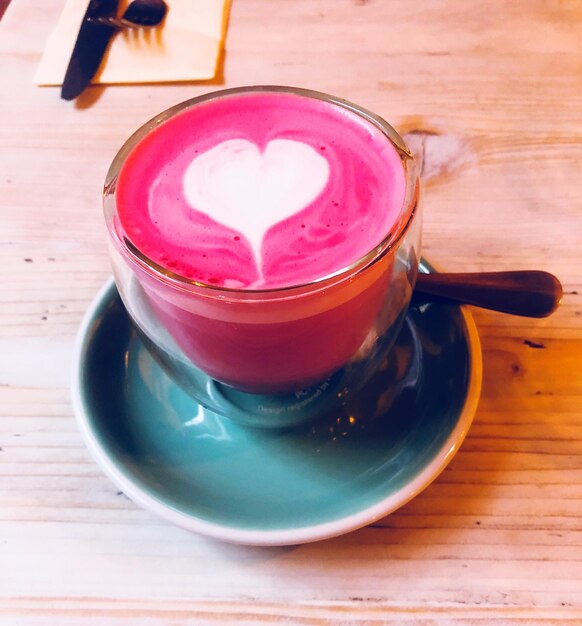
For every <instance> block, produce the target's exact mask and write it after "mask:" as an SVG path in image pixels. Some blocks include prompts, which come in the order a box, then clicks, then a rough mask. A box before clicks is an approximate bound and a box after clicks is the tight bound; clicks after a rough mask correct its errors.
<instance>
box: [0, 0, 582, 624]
mask: <svg viewBox="0 0 582 626" xmlns="http://www.w3.org/2000/svg"><path fill="white" fill-rule="evenodd" d="M61 4H62V3H61V2H60V1H58V0H54V1H51V2H47V1H46V0H14V1H13V2H12V4H11V6H10V7H9V9H8V11H7V13H6V15H5V16H4V18H3V20H2V23H1V25H0V31H1V32H0V52H1V62H0V68H1V69H0V84H1V85H2V97H1V98H0V119H1V120H2V122H1V123H2V131H1V139H0V140H1V144H2V152H1V159H2V167H1V172H0V180H1V185H2V191H1V194H0V203H1V207H2V208H1V220H2V227H1V229H0V254H1V255H2V258H1V266H2V289H1V292H0V298H1V300H2V307H1V310H0V316H1V318H0V319H1V321H2V326H1V330H0V333H1V334H0V355H1V362H0V384H1V388H0V393H1V401H0V411H1V417H0V624H2V625H4V624H6V625H10V626H13V625H20V624H43V625H48V626H66V625H78V624H89V623H90V624H107V625H124V626H126V625H128V624H136V625H140V626H142V625H146V624H148V625H150V624H151V625H156V626H157V625H161V624H180V625H182V624H188V625H193V624H196V625H198V624H200V625H202V624H204V625H206V624H215V623H224V624H233V623H238V624H259V623H260V624H280V623H285V624H319V625H323V624H342V625H345V626H347V625H348V624H349V625H352V624H354V625H355V624H362V625H364V624H366V625H372V624H374V625H377V624H409V623H416V624H422V625H428V624H430V625H432V624H478V625H479V626H485V625H491V624H496V625H507V624H509V625H511V624H521V625H525V624H527V625H528V626H531V625H533V626H537V625H541V624H554V623H558V622H560V623H569V624H581V623H582V374H581V373H582V260H581V259H582V252H581V247H582V221H581V216H582V185H581V179H582V87H581V85H582V54H581V52H582V5H581V4H580V3H579V2H577V1H576V0H571V1H559V0H554V1H551V0H547V1H545V2H544V1H541V0H519V1H518V0H514V1H512V2H509V1H502V0H492V1H491V2H480V3H477V2H461V1H460V0H448V1H446V2H445V1H444V0H443V1H438V0H432V1H431V0H416V1H415V2H410V1H409V0H391V1H390V2H388V1H382V0H355V1H350V0H278V1H277V2H269V1H268V0H235V2H234V4H233V7H232V12H231V18H230V26H229V31H228V37H227V42H226V55H225V57H224V59H223V67H222V70H221V72H220V75H219V77H218V78H217V79H216V80H214V81H211V82H209V83H205V84H184V85H171V86H170V85H157V86H147V87H145V86H143V87H137V86H132V87H130V86H128V87H112V88H93V89H91V90H90V91H89V92H87V93H86V94H85V96H83V97H82V98H81V99H80V100H79V101H78V102H77V103H76V104H72V103H66V102H64V101H62V100H60V99H59V94H58V91H57V89H53V88H37V87H34V86H33V84H32V77H33V74H34V71H35V68H36V66H37V64H38V61H39V58H40V54H41V51H42V49H43V46H44V43H45V41H46V38H47V36H48V34H49V31H50V29H51V27H52V25H53V23H54V21H55V20H56V18H57V16H58V13H59V11H60V9H61ZM258 83H271V84H272V83H278V84H291V85H299V86H304V87H310V88H315V89H319V90H323V91H327V92H330V93H334V94H337V95H340V96H343V97H345V98H348V99H350V100H353V101H356V102H358V103H360V104H362V105H364V106H366V107H368V108H370V109H372V110H374V111H376V112H377V113H379V114H380V115H382V116H383V117H385V118H386V119H388V120H389V121H391V122H392V123H393V125H394V126H395V127H396V128H398V129H399V130H400V131H401V132H402V133H409V135H408V137H409V139H410V141H411V143H414V145H415V149H416V151H417V152H418V154H419V156H420V157H421V158H422V160H423V166H422V169H423V179H424V190H425V202H424V206H425V231H424V232H425V237H424V253H425V255H426V256H427V257H428V258H429V259H430V260H431V261H432V262H434V263H435V264H436V265H437V266H438V267H440V268H443V269H448V270H474V271H477V270H502V269H509V268H513V269H525V268H538V269H545V270H548V271H551V272H553V273H555V274H557V275H558V276H559V277H560V278H561V280H562V281H563V284H564V291H565V295H564V300H563V304H562V306H561V308H560V310H559V311H558V312H557V313H556V314H555V315H554V316H553V317H551V318H549V319H546V320H529V319H522V318H517V317H511V316H504V315H500V314H495V313H491V312H486V311H478V310H475V311H474V316H475V320H476V323H477V326H478V329H479V333H480V336H481V340H482V345H483V357H484V384H483V392H482V399H481V402H480V406H479V410H478V413H477V415H476V418H475V421H474V424H473V426H472V428H471V431H470V433H469V436H468V438H467V439H466V441H465V443H464V444H463V446H462V449H461V451H460V452H459V454H458V455H457V456H456V457H455V459H454V460H453V462H452V463H451V464H450V466H449V467H448V468H447V469H446V471H445V472H444V473H443V474H442V475H441V476H440V477H439V478H438V479H437V480H436V481H435V482H434V483H433V484H432V485H431V486H430V487H429V488H428V489H426V491H424V492H423V493H422V494H421V495H420V496H418V497H417V498H416V499H414V500H413V501H412V502H410V503H409V504H407V505H406V506H405V507H403V508H402V509H400V510H398V511H397V512H395V513H393V514H392V515H390V516H389V517H387V518H385V519H383V520H382V521H381V522H379V523H377V524H375V525H374V526H372V527H368V528H365V529H362V530H360V531H357V532H354V533H352V534H349V535H346V536H344V537H342V538H338V539H335V540H329V541H325V542H321V543H316V544H311V545H305V546H300V547H295V548H281V549H260V548H246V547H236V546H230V545H223V544H220V543H217V542H214V541H210V540H207V539H205V538H203V537H199V536H197V535H193V534H189V533H188V532H186V531H183V530H180V529H178V528H175V527H173V526H170V525H169V524H167V523H165V522H163V521H161V520H160V519H157V518H155V517H153V516H152V515H151V514H149V513H147V512H145V511H144V510H142V509H141V508H139V507H138V506H136V505H134V504H133V503H132V502H131V501H129V500H128V499H127V498H126V497H125V496H123V494H121V493H118V490H117V489H116V487H115V486H114V485H113V484H112V483H111V482H110V481H109V480H108V479H107V478H106V477H105V476H104V475H103V473H102V472H101V471H100V470H99V469H98V467H97V465H96V464H95V462H94V461H93V460H92V458H91V457H90V456H89V453H88V452H87V450H86V448H85V446H84V445H83V443H82V441H81V438H80V435H79V433H78V431H77V428H76V425H75V421H74V419H73V415H72V410H71V403H70V394H69V369H70V359H71V349H72V344H73V338H74V335H75V332H76V330H77V328H78V325H79V322H80V320H81V317H82V315H83V313H84V311H85V309H86V307H87V305H88V304H89V302H90V300H91V299H92V298H93V296H94V295H95V293H96V291H97V290H98V288H99V287H100V286H101V285H102V283H103V282H104V281H105V279H106V278H107V277H108V276H109V274H110V268H109V262H108V258H107V253H106V249H105V232H104V227H103V225H102V215H101V206H100V194H101V185H102V181H103V179H104V176H105V172H106V170H107V167H108V165H109V163H110V161H111V159H112V157H113V155H114V154H115V152H116V150H117V148H118V147H119V146H120V144H121V143H122V142H123V140H124V139H125V138H126V137H127V136H128V135H129V133H130V132H132V131H133V130H134V129H135V128H137V127H138V126H139V125H140V124H141V123H143V122H144V121H146V120H147V119H149V118H150V117H152V116H153V115H154V114H155V113H157V112H159V111H161V110H162V109H165V108H167V107H168V106H170V105H172V104H174V103H176V102H179V101H181V100H185V99H186V98H189V97H192V96H195V95H198V94H201V93H204V92H206V91H209V90H212V89H216V88H221V87H222V86H237V85H242V84H258Z"/></svg>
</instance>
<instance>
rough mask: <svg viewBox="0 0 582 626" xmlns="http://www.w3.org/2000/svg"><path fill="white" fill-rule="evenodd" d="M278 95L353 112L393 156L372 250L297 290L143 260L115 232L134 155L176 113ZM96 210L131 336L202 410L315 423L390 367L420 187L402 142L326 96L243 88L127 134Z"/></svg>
mask: <svg viewBox="0 0 582 626" xmlns="http://www.w3.org/2000/svg"><path fill="white" fill-rule="evenodd" d="M255 92H256V93H259V92H286V93H293V94H297V95H300V96H304V97H307V98H315V99H319V100H324V101H326V102H328V103H330V104H333V105H335V106H337V107H341V108H343V109H346V110H347V111H349V112H350V113H351V114H356V115H357V116H359V117H360V118H362V119H363V120H365V121H366V122H367V123H368V124H371V125H372V126H373V127H375V129H379V130H380V131H381V133H382V134H383V135H384V137H385V139H386V141H387V142H390V143H391V144H392V146H393V147H394V148H395V149H396V151H397V153H398V155H399V157H400V162H401V166H402V170H403V173H404V179H405V194H404V201H403V203H402V206H401V208H400V210H399V212H398V215H397V217H396V220H395V222H394V224H393V226H392V227H391V228H390V230H389V232H386V233H381V234H380V236H379V237H377V240H378V239H381V240H380V243H378V244H377V245H375V246H374V247H373V248H372V249H370V250H369V251H368V252H367V253H366V254H364V255H363V256H362V257H361V258H359V259H358V260H357V261H356V262H354V263H352V264H350V265H349V266H348V267H344V268H341V269H339V270H338V271H335V272H333V273H332V274H330V275H326V276H322V277H321V278H318V279H316V280H311V281H309V282H306V283H305V284H297V285H293V286H289V287H281V288H266V289H240V288H228V287H222V286H216V285H213V284H209V283H204V282H198V281H197V280H194V279H191V278H186V277H185V276H182V275H180V274H178V273H174V272H173V271H171V270H169V269H168V268H167V267H162V266H161V265H159V264H158V263H156V262H155V261H153V260H152V259H150V258H148V257H147V256H146V255H145V254H144V253H143V252H142V251H141V250H140V249H139V248H138V247H137V245H136V244H135V242H134V241H132V240H131V239H130V237H129V236H128V234H127V232H125V231H124V229H123V227H122V225H121V221H120V219H119V216H118V209H117V203H116V184H117V179H118V175H119V172H120V169H121V168H122V166H123V164H124V163H125V161H126V159H127V157H128V155H129V154H130V153H131V151H132V150H133V148H134V147H135V146H136V145H138V144H139V143H140V142H141V141H143V140H144V138H146V137H148V135H149V134H150V133H151V132H152V131H154V130H155V129H156V128H158V127H159V126H160V124H163V123H164V122H165V121H166V120H168V119H170V118H173V117H174V116H176V115H179V114H181V113H182V112H184V111H186V110H188V109H191V108H192V107H198V106H200V105H201V104H203V103H206V102H208V101H210V100H213V99H219V98H229V97H230V96H232V95H237V94H241V93H255ZM104 211H105V220H106V224H107V229H108V233H109V244H110V246H109V250H110V256H111V261H112V265H113V270H114V276H115V281H116V284H117V287H118V290H119V293H120V295H121V298H122V300H123V303H124V305H125V307H126V309H127V311H128V313H129V315H130V317H131V319H132V320H133V322H134V326H135V327H136V329H137V331H138V332H139V334H140V337H141V338H142V340H143V341H144V343H145V345H146V346H147V347H148V349H149V350H150V352H151V353H152V354H153V356H154V357H155V358H156V360H157V361H158V362H159V363H160V364H161V365H162V366H163V368H164V369H165V370H166V372H167V373H168V374H169V375H170V377H171V378H172V379H173V380H174V381H175V382H176V383H177V384H179V385H180V386H181V387H182V388H183V389H184V390H186V391H187V392H188V393H189V394H190V395H191V396H193V397H194V398H195V399H196V400H197V401H198V402H199V403H200V404H201V405H202V406H203V407H205V408H206V409H210V410H211V411H213V412H215V413H218V414H219V415H223V416H226V417H228V418H231V419H233V420H235V421H239V422H241V423H244V424H247V425H253V426H267V427H287V426H291V425H294V424H297V423H299V422H304V421H306V420H310V419H313V418H315V417H317V416H319V415H321V414H322V413H323V412H326V411H328V410H331V409H332V408H333V406H337V403H341V402H344V401H345V400H346V398H348V397H350V396H351V395H353V394H355V393H357V392H358V390H359V389H361V388H362V386H363V385H364V384H365V383H366V382H367V380H368V379H369V378H370V376H371V375H372V374H373V373H374V372H375V371H376V370H377V368H378V367H379V366H380V364H381V363H382V361H383V360H384V359H386V358H389V351H390V348H391V347H392V345H393V343H394V341H395V339H396V337H397V335H398V332H399V330H400V328H401V325H402V322H403V320H404V318H405V316H406V312H407V309H408V305H409V303H410V299H411V296H412V292H413V288H414V283H415V280H416V273H417V269H418V259H419V258H420V239H421V216H420V205H419V179H418V173H417V170H416V166H415V163H414V159H413V157H412V155H411V153H410V151H409V150H408V148H407V147H406V145H405V143H404V142H403V140H402V139H401V137H400V136H399V135H398V134H397V133H396V131H395V130H394V129H393V128H392V127H391V126H390V125H388V124H387V123H386V122H385V121H384V120H383V119H381V118H380V117H378V116H376V115H374V114H373V113H371V112H369V111H366V110H364V109H362V108H360V107H358V106H356V105H354V104H351V103H348V102H346V101H344V100H341V99H338V98H334V97H332V96H329V95H326V94H322V93H318V92H313V91H307V90H302V89H294V88H282V87H244V88H239V89H229V90H224V91H218V92H214V93H211V94H207V95H205V96H202V97H198V98H194V99H192V100H188V101H186V102H183V103H181V104H179V105H177V106H175V107H173V108H171V109H168V110H167V111H165V112H163V113H161V114H160V115H158V116H157V117H155V118H154V119H152V120H151V121H149V122H148V123H146V124H145V125H144V126H142V127H141V128H140V129H139V130H138V131H137V132H136V133H135V134H134V135H132V136H131V137H130V138H129V140H128V141H127V142H126V143H125V145H124V146H123V147H122V148H121V150H120V151H119V153H118V154H117V156H116V157H115V159H114V161H113V163H112V165H111V167H110V169H109V172H108V174H107V178H106V183H105V189H104Z"/></svg>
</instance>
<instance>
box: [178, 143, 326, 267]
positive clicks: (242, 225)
mask: <svg viewBox="0 0 582 626" xmlns="http://www.w3.org/2000/svg"><path fill="white" fill-rule="evenodd" d="M328 178H329V164H328V162H327V160H326V159H325V158H324V157H322V156H321V154H318V152H317V151H316V150H314V149H313V148H312V147H311V146H309V145H307V144H304V143H301V142H300V141H294V140H292V139H273V140H272V141H270V142H269V143H268V144H267V145H266V147H265V150H264V151H263V152H261V150H260V149H259V147H258V146H257V145H256V144H254V143H251V142H250V141H247V140H246V139H229V140H227V141H223V142H222V143H219V144H218V145H216V146H214V148H211V149H210V150H208V151H207V152H205V153H204V154H201V155H199V156H197V157H196V158H195V159H194V160H193V161H192V163H191V164H190V165H189V166H188V169H187V170H186V174H185V176H184V193H185V196H186V200H187V201H188V203H189V204H190V206H191V207H192V208H193V209H195V210H198V211H201V212H202V213H205V214H206V215H208V216H209V217H211V218H212V219H214V220H216V221H217V222H220V223H221V224H224V225H225V226H228V227H230V228H232V229H234V230H236V231H238V232H239V233H242V234H243V235H244V236H245V238H246V239H247V241H248V242H249V244H250V245H251V248H252V249H253V252H254V255H255V258H256V261H257V263H258V264H259V266H260V265H261V244H262V242H263V237H264V236H265V234H266V233H267V231H268V230H269V229H270V228H271V227H272V226H275V225H276V224H278V223H279V222H282V221H283V220H285V219H287V218H289V217H291V216H293V215H295V214H296V213H299V211H301V210H302V209H304V208H305V207H307V206H309V205H310V204H311V203H312V202H313V201H314V200H315V199H316V198H317V196H319V194H320V193H321V192H322V191H323V189H324V187H325V185H326V184H327V181H328Z"/></svg>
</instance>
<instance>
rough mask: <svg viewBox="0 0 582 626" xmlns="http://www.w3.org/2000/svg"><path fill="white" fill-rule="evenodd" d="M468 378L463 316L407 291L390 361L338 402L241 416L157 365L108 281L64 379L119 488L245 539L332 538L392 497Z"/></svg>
mask: <svg viewBox="0 0 582 626" xmlns="http://www.w3.org/2000/svg"><path fill="white" fill-rule="evenodd" d="M480 387H481V350H480V345H479V338H478V335H477V331H476V329H475V325H474V322H473V320H472V317H471V315H470V314H469V313H468V312H467V311H466V310H465V309H464V308H460V307H457V306H454V305H449V304H443V303H436V302H429V301H426V300H424V299H422V298H420V297H418V296H415V297H414V298H413V301H412V303H411V306H410V309H409V312H408V314H407V317H406V320H405V324H404V326H403V329H402V331H401V332H400V335H399V337H398V340H397V342H396V345H395V347H394V349H393V350H392V352H391V353H390V357H389V359H387V361H386V362H385V363H384V365H383V366H382V367H381V368H380V369H379V371H378V372H377V373H376V374H375V376H374V377H373V379H372V380H371V382H370V383H369V384H368V385H367V386H366V387H365V388H364V389H363V390H362V392H361V393H359V394H358V396H357V397H356V398H353V399H352V400H351V401H350V403H349V404H347V405H346V406H344V407H342V408H341V409H338V410H336V411H335V412H333V413H331V414H328V415H327V416H326V417H325V418H322V419H320V420H319V421H316V422H313V423H310V424H309V425H307V426H302V427H297V428H295V429H293V430H286V431H276V430H275V431H273V430H267V429H255V428H250V427H244V426H239V425H236V424H235V423H233V422H231V421H230V420H229V419H227V418H224V417H220V416H218V415H216V414H214V413H212V412H210V411H208V410H206V409H204V408H203V407H201V406H200V405H198V404H197V403H196V402H195V401H194V400H193V399H192V398H191V397H190V396H188V395H187V394H186V393H184V392H183V391H182V389H181V388H180V387H178V386H177V385H176V384H174V383H173V382H172V381H171V380H170V379H169V378H168V376H167V375H166V374H165V373H164V372H163V371H162V370H161V368H160V366H159V365H158V364H157V362H156V361H155V360H154V359H153V358H152V357H151V356H150V353H149V352H148V351H147V350H146V348H145V347H144V345H143V344H142V342H141V340H140V339H139V337H138V336H137V334H136V332H135V331H134V330H133V327H132V325H131V323H130V320H129V318H128V316H127V313H126V312H125V309H124V308H123V305H122V303H121V300H120V299H119V296H118V294H117V291H116V288H115V285H114V283H113V281H110V282H109V283H107V284H106V285H105V286H104V288H103V289H102V290H101V292H100V293H99V294H98V295H97V297H96V298H95V300H94V302H93V304H92V305H91V307H90V309H89V310H88V312H87V314H86V316H85V319H84V321H83V324H82V326H81V329H80V331H79V335H78V339H77V345H76V349H75V357H74V372H73V385H72V389H73V403H74V408H75V413H76V416H77V420H78V423H79V426H80V429H81V432H82V434H83V437H84V439H85V441H86V443H87V446H88V447H89V449H90V451H91V452H92V454H93V455H94V457H95V459H96V460H97V461H98V463H99V464H100V465H101V467H102V469H103V470H104V471H105V473H106V474H107V475H108V476H109V477H110V478H111V480H112V481H113V482H114V483H115V484H116V485H117V486H118V487H119V488H120V489H122V490H123V491H124V492H125V493H126V494H127V495H128V496H129V497H130V498H132V499H133V500H134V501H135V502H137V503H138V504H140V505H142V506H143V507H145V508H147V509H149V510H151V511H153V512H154V513H156V514H158V515H160V516H162V517H163V518H165V519H167V520H169V521H171V522H173V523H175V524H178V525H180V526H182V527H184V528H187V529H189V530H192V531H196V532H199V533H202V534H205V535H208V536H211V537H214V538H218V539H221V540H225V541H231V542H235V543H242V544H252V545H289V544H297V543H304V542H309V541H316V540H319V539H324V538H327V537H333V536H336V535H340V534H343V533H346V532H348V531H351V530H354V529H356V528H359V527H362V526H365V525H367V524H370V523H372V522H374V521H375V520H378V519H379V518H381V517H383V516H385V515H387V514H388V513H390V512H392V511H394V510H395V509H397V508H398V507H400V506H402V505H403V504H404V503H406V502H407V501H409V500H410V499H411V498H413V497H414V496H415V495H417V494H418V493H419V492H420V491H421V490H422V489H424V488H425V487H426V486H427V485H429V484H430V483H431V482H432V481H433V480H434V479H435V478H436V476H438V474H439V473H440V472H441V471H442V470H443V469H444V468H445V466H446V465H447V464H448V463H449V462H450V460H451V459H452V457H453V456H454V454H455V453H456V452H457V450H458V449H459V447H460V445H461V443H462V441H463V439H464V437H465V435H466V433H467V431H468V429H469V426H470V424H471V421H472V419H473V415H474V413H475V410H476V407H477V402H478V398H479V393H480Z"/></svg>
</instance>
